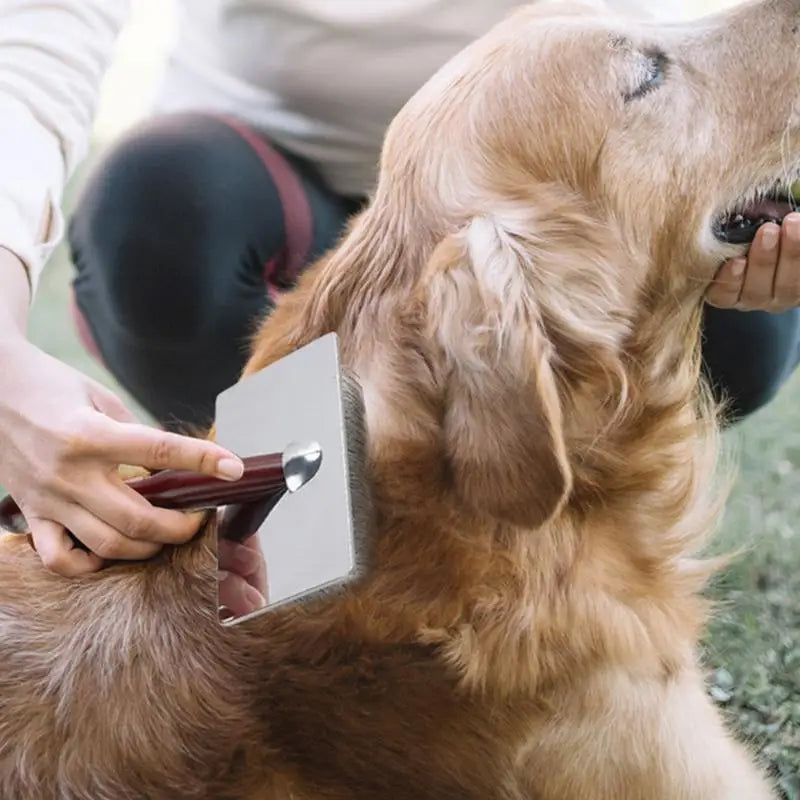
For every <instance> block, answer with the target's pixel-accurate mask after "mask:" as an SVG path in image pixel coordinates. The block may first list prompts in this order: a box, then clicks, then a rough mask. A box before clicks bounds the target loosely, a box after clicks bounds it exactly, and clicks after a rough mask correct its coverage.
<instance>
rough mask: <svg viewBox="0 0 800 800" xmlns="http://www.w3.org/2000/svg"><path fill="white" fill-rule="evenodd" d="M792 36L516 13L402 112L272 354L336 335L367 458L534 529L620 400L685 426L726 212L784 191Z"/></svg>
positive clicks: (553, 508) (793, 102) (766, 19)
mask: <svg viewBox="0 0 800 800" xmlns="http://www.w3.org/2000/svg"><path fill="white" fill-rule="evenodd" d="M798 24H800V3H798V2H788V0H771V1H770V2H760V3H753V4H749V5H745V6H743V7H741V8H739V9H736V10H734V11H731V12H729V13H726V14H723V15H718V16H714V17H710V18H707V19H705V20H703V21H701V22H697V23H692V24H691V25H678V24H675V25H670V26H664V25H659V26H658V27H656V26H648V25H646V24H640V23H632V22H630V21H626V20H624V19H621V18H617V17H614V16H611V15H609V14H607V13H605V12H603V11H600V10H597V9H596V7H590V6H579V5H576V6H567V5H566V4H554V5H551V4H547V3H540V4H537V5H534V6H532V7H529V8H523V9H521V10H520V11H519V12H517V13H516V14H514V15H512V16H511V17H509V18H508V19H507V20H506V21H504V22H503V23H501V24H500V25H498V26H497V27H496V28H495V29H494V30H493V31H491V32H490V33H489V34H487V35H486V36H485V37H483V38H482V39H480V40H479V41H477V42H476V43H474V44H473V45H472V46H470V47H468V48H467V49H466V50H464V51H463V52H462V53H460V54H459V55H458V56H457V57H456V58H454V59H453V60H452V61H451V62H450V63H449V64H447V65H446V66H444V67H443V68H442V70H441V71H440V72H439V73H438V74H437V75H436V76H434V77H433V78H432V80H431V81H429V82H428V83H427V84H426V85H425V86H424V87H423V88H422V89H421V90H420V91H419V92H418V93H417V94H416V95H415V96H414V97H413V98H412V99H411V101H410V102H409V103H408V104H407V105H406V107H405V108H404V109H403V110H402V111H401V112H400V114H399V115H398V116H397V118H396V119H395V121H394V122H393V124H392V126H391V128H390V130H389V132H388V135H387V138H386V142H385V146H384V151H383V157H382V163H381V171H380V179H379V183H378V186H377V189H376V193H375V197H374V199H373V201H372V203H371V204H370V206H369V207H368V208H367V209H366V210H365V211H364V212H363V214H362V215H361V216H360V217H358V218H357V219H356V220H355V221H354V223H353V225H352V227H351V230H350V231H349V233H348V234H347V236H346V237H345V239H344V240H343V242H342V243H341V245H340V246H339V247H338V248H337V249H336V250H335V251H333V252H332V253H331V254H330V255H329V256H328V257H326V259H325V260H324V261H323V262H322V263H320V264H319V265H318V266H317V267H316V268H315V269H314V270H312V272H311V273H310V274H309V275H308V276H307V278H306V279H304V281H303V286H302V287H301V289H300V291H299V293H296V294H295V295H293V296H292V298H291V299H290V300H288V301H287V308H289V309H290V310H291V311H290V313H291V315H292V318H293V321H291V322H290V321H288V320H289V317H288V316H286V317H284V318H285V319H287V323H286V325H285V326H283V327H281V326H282V325H283V324H282V323H281V325H278V324H276V326H274V327H271V325H270V324H268V325H267V328H266V330H267V331H268V332H269V331H273V332H274V331H278V330H279V328H280V330H282V331H283V332H282V333H281V335H282V336H284V341H285V343H287V344H290V343H295V344H296V343H300V342H301V341H302V340H304V339H307V338H313V336H315V335H319V334H321V333H324V332H326V331H328V330H334V329H335V330H338V331H339V332H340V334H341V335H342V339H343V344H344V351H345V358H346V361H348V362H349V363H350V364H351V365H352V366H353V367H354V368H355V369H356V371H357V373H358V374H359V376H360V378H361V380H362V383H363V385H364V389H365V394H366V399H367V410H368V417H369V424H370V429H371V433H372V435H373V441H374V442H375V443H376V445H375V446H376V447H378V448H381V447H383V448H384V449H385V450H386V448H389V447H390V446H392V445H393V444H394V445H397V444H398V443H401V442H405V443H406V444H411V443H414V444H415V445H416V446H418V447H423V446H424V445H427V446H428V447H429V449H430V451H431V452H433V450H434V449H435V452H436V454H437V458H438V460H439V463H441V465H442V467H443V469H442V471H441V474H442V476H443V477H442V480H443V481H444V482H445V484H446V485H447V486H448V487H449V488H450V489H452V490H453V491H454V492H455V493H456V494H457V496H458V497H459V498H460V499H461V501H463V502H464V503H467V504H469V505H470V506H471V507H473V508H474V509H476V510H478V511H480V512H482V513H486V514H488V515H491V516H492V517H495V518H498V519H501V520H505V521H508V522H510V523H512V524H515V525H519V526H524V527H526V528H531V527H536V526H539V525H541V524H543V523H544V522H546V521H547V520H548V519H550V518H551V517H552V516H553V515H554V514H555V513H556V512H557V511H558V510H559V509H560V508H561V507H562V505H563V504H564V502H565V499H566V498H567V497H568V496H569V494H570V490H571V487H572V484H573V474H574V472H575V467H576V459H577V458H578V456H577V451H576V445H575V443H576V442H578V441H586V440H592V439H596V438H597V437H598V436H601V435H602V434H603V431H604V430H606V426H607V425H608V422H609V419H611V418H612V417H613V416H614V415H618V414H619V412H620V409H622V411H623V412H624V411H625V405H626V402H630V397H631V392H632V391H634V390H635V389H636V388H637V387H638V390H641V387H642V386H644V385H649V387H650V395H649V398H648V399H647V402H649V403H651V405H653V406H654V407H655V406H658V404H659V403H664V404H668V403H672V404H673V405H674V404H675V403H676V402H678V401H681V402H685V403H688V399H687V398H688V394H689V393H690V389H691V384H693V383H696V381H697V372H696V369H695V367H696V363H697V359H696V358H692V357H691V351H692V350H694V349H696V339H697V337H696V335H695V332H694V331H693V329H692V327H691V325H690V320H692V319H694V320H696V319H697V317H698V309H699V307H700V303H701V299H702V296H703V294H704V292H705V290H706V288H707V286H708V284H709V282H710V280H711V279H712V277H713V275H714V273H715V271H716V269H717V268H718V267H719V265H720V263H721V262H722V261H723V260H724V258H725V257H727V256H730V255H733V254H736V253H739V252H741V251H742V249H743V245H742V244H736V243H731V239H732V238H735V237H731V236H730V235H729V234H730V231H731V228H732V226H735V225H738V222H734V220H735V217H736V214H734V213H733V212H736V211H737V210H739V213H741V211H742V210H745V209H747V208H749V207H751V206H752V207H753V208H755V205H756V204H755V201H756V200H757V199H758V198H760V196H761V195H762V194H763V193H764V192H766V191H769V190H771V189H773V188H774V187H775V185H776V182H777V181H778V180H779V179H781V178H786V177H794V174H796V170H795V167H794V165H795V164H796V163H797V160H796V158H797V156H798V153H799V152H800V130H799V129H798V124H799V123H800V117H798V115H797V112H796V108H797V101H798V92H797V88H796V87H797V85H798V83H797V78H798V74H797V73H798V72H799V71H800V67H798V63H800V62H798V60H797V58H796V55H797V44H798V42H799V41H800V34H798ZM687 337H688V338H689V339H691V342H690V346H689V347H687V344H686V339H687ZM689 362H691V364H692V365H693V366H692V367H691V368H687V366H686V365H687V364H688V363H689ZM259 363H262V365H263V360H262V361H259V358H258V356H256V361H255V365H256V366H258V364H259ZM670 370H671V371H672V373H675V372H676V371H679V372H681V374H682V375H683V380H682V381H681V383H680V393H678V394H676V392H675V391H673V387H672V385H671V383H670V380H671V377H670V375H671V373H670ZM633 384H635V386H632V385H633ZM687 387H688V389H687ZM659 393H660V394H659ZM386 452H388V450H386Z"/></svg>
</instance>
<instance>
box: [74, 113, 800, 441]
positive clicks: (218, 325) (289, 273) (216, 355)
mask: <svg viewBox="0 0 800 800" xmlns="http://www.w3.org/2000/svg"><path fill="white" fill-rule="evenodd" d="M361 202H362V201H361V200H360V199H357V198H349V197H341V196H339V195H336V194H335V193H333V192H332V191H330V190H329V189H328V188H327V187H326V186H325V184H324V183H323V181H322V180H321V179H320V178H319V176H318V175H317V174H316V172H315V171H314V169H313V167H311V165H309V164H308V163H306V162H304V161H302V160H301V159H298V158H296V157H294V156H292V155H290V154H288V153H285V152H282V151H280V150H279V148H277V147H275V145H273V144H270V143H269V142H268V141H267V140H266V139H265V138H264V137H263V136H260V135H259V134H257V133H254V132H253V131H252V130H250V129H248V128H247V127H246V126H245V125H243V124H242V123H240V122H238V121H236V120H233V119H227V118H221V117H214V116H210V115H201V114H183V115H175V116H169V117H163V118H160V119H157V120H155V121H151V122H148V123H146V124H144V125H142V126H141V127H139V128H138V129H136V130H135V131H133V132H132V133H131V134H130V135H129V136H127V137H126V138H124V139H123V140H122V141H121V142H119V143H118V144H117V145H116V146H115V147H114V148H113V149H112V150H111V152H110V153H109V154H108V155H107V156H106V157H105V159H104V160H103V162H102V163H101V164H100V166H99V168H98V169H97V170H96V171H95V172H94V175H93V176H92V177H91V179H90V180H89V183H88V185H87V186H86V189H85V191H84V193H83V196H82V198H81V200H80V203H79V205H78V208H77V211H76V213H75V215H74V217H73V219H72V220H71V224H70V230H69V242H70V246H71V249H72V257H73V260H74V262H75V265H76V268H77V277H76V279H75V284H74V288H75V301H76V312H77V314H76V319H77V323H78V326H79V328H80V329H81V333H82V338H83V340H84V342H85V344H86V345H87V347H89V348H91V349H92V350H93V352H95V354H96V355H97V356H98V357H99V358H101V359H102V361H103V362H104V363H105V364H106V366H107V367H108V369H109V370H110V371H111V373H112V374H113V375H114V376H115V377H116V378H117V380H118V381H119V382H120V383H121V384H122V385H123V386H124V387H125V388H126V389H128V391H130V393H131V394H132V395H133V396H134V397H135V398H136V399H137V400H138V401H139V402H140V403H141V404H142V406H143V407H144V408H146V409H147V410H148V411H150V413H151V414H153V415H154V417H155V418H156V419H157V420H159V422H161V423H162V424H163V425H165V426H166V427H169V428H172V429H182V428H185V427H198V426H204V425H206V424H208V423H209V422H210V421H211V419H212V417H213V412H214V399H215V397H216V395H217V394H218V393H219V392H220V391H222V390H223V389H225V388H227V387H228V386H230V385H231V384H232V383H233V382H234V381H235V380H236V379H237V377H238V375H239V372H240V371H241V368H242V366H243V364H244V362H245V359H246V357H247V349H248V343H249V339H250V336H251V334H252V333H253V332H254V330H255V328H256V326H257V324H258V322H259V321H260V320H261V319H262V318H263V317H264V316H265V315H266V314H267V313H268V312H269V310H270V308H271V306H272V299H271V298H272V297H273V296H274V294H275V293H276V292H280V291H281V290H283V289H285V288H288V287H290V286H291V285H292V284H293V282H294V280H295V279H296V277H297V275H298V273H299V271H300V270H302V269H303V268H304V267H305V266H307V265H308V264H309V263H310V262H311V261H313V260H314V259H315V258H316V257H317V256H318V255H320V254H321V253H322V252H323V251H325V250H326V249H328V248H329V247H331V246H332V245H333V244H335V242H336V240H337V239H338V237H339V235H340V233H341V231H342V228H343V226H344V224H345V222H346V220H347V218H348V217H349V216H350V215H351V214H352V213H354V212H355V211H356V210H358V208H359V207H360V205H361ZM704 357H705V364H706V369H707V372H708V373H709V375H710V377H711V380H712V382H713V383H714V384H715V386H716V387H717V388H718V390H719V391H720V392H725V393H726V394H727V395H728V396H730V397H731V398H732V400H733V409H734V411H735V413H736V414H738V415H739V416H744V415H746V414H749V413H750V412H752V411H754V410H755V409H756V408H758V407H760V406H761V405H763V404H764V403H766V402H767V401H768V400H769V399H771V397H772V396H773V395H774V394H775V392H776V391H777V390H778V388H779V387H780V385H781V384H782V383H783V382H784V381H785V380H786V378H787V377H788V376H789V375H790V374H791V372H792V371H793V370H794V368H795V367H796V365H797V363H798V360H800V312H799V311H791V312H788V313H785V314H775V315H773V314H766V313H760V312H751V313H743V312H738V311H720V310H717V309H712V308H708V309H707V311H706V319H705V338H704Z"/></svg>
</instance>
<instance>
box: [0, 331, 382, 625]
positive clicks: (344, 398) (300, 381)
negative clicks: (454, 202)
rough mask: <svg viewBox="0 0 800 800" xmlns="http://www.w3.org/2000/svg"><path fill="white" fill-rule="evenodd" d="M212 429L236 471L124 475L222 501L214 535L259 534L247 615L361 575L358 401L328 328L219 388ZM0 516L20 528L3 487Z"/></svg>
mask: <svg viewBox="0 0 800 800" xmlns="http://www.w3.org/2000/svg"><path fill="white" fill-rule="evenodd" d="M216 434H217V435H216V439H217V441H218V442H219V443H220V444H221V445H222V446H223V447H226V448H228V449H229V450H231V451H233V452H235V453H237V454H238V455H239V456H240V457H241V458H242V460H243V461H244V465H245V470H244V474H243V475H242V477H241V478H240V479H239V480H238V481H233V482H231V481H224V480H221V479H219V478H212V477H207V476H205V475H199V474H197V473H193V472H188V471H184V470H162V471H160V472H156V473H154V474H152V475H149V476H147V477H144V478H138V477H137V478H132V479H130V480H128V481H126V484H127V485H128V486H130V487H131V488H132V489H134V490H135V491H137V492H138V493H139V494H141V495H142V496H143V497H145V498H146V499H147V500H148V501H149V502H151V503H152V504H153V505H155V506H159V507H161V508H170V509H179V510H185V511H197V510H202V509H212V508H220V507H221V508H222V509H223V511H222V516H221V521H220V525H219V536H220V538H223V539H227V540H230V541H236V542H241V541H243V540H245V539H248V538H249V537H251V536H253V535H254V534H258V541H259V546H260V549H261V552H262V553H263V555H264V558H265V560H266V563H267V565H268V569H269V592H270V597H269V599H268V602H267V605H266V606H265V608H264V609H262V610H260V611H258V612H255V613H256V614H258V613H263V611H266V610H268V609H269V608H271V607H272V606H274V605H276V604H282V603H285V602H290V601H297V600H300V599H303V598H305V597H307V596H308V595H311V594H314V593H316V592H318V591H322V590H327V589H330V588H331V587H332V586H336V585H339V584H342V583H345V582H348V581H350V580H353V579H354V578H356V577H358V576H359V575H360V574H361V572H362V570H363V569H364V568H365V567H367V566H368V563H369V555H370V554H369V552H368V545H367V543H368V542H369V541H370V537H369V535H368V533H369V527H370V525H371V524H372V508H371V502H370V494H369V490H368V478H367V475H366V463H365V461H366V442H365V423H364V404H363V398H362V394H361V389H360V387H359V385H358V382H357V381H356V380H355V379H354V378H353V377H351V376H350V375H346V374H343V372H342V369H341V366H340V360H339V349H338V338H337V336H336V334H335V333H331V334H328V335H326V336H323V337H322V338H320V339H317V340H316V341H314V342H312V343H311V344H309V345H307V346H306V347H303V348H301V349H300V350H297V351H296V352H294V353H292V354H291V355H289V356H286V357H285V358H283V359H281V360H280V361H277V362H275V363H274V364H272V365H270V366H269V367H267V368H266V369H264V370H262V371H261V372H258V373H255V374H253V375H250V376H248V377H247V378H244V379H242V380H241V381H239V382H238V383H237V384H235V385H234V386H232V387H231V388H230V389H227V390H226V391H224V392H223V393H222V394H220V395H219V397H218V398H217V414H216ZM0 527H2V528H5V529H6V530H7V531H9V532H11V533H20V534H27V533H28V526H27V523H26V522H25V518H24V516H23V514H22V512H21V511H20V509H19V507H18V506H17V504H16V503H15V502H14V500H13V499H12V498H11V497H5V498H4V499H3V500H0ZM73 539H75V537H74V536H73ZM75 541H76V543H77V544H79V545H80V542H78V541H77V539H75ZM250 616H253V615H252V614H251V615H248V616H247V617H243V618H241V619H245V618H249V617H250ZM233 621H234V622H235V621H238V620H233ZM226 622H227V623H230V622H231V620H227V621H226Z"/></svg>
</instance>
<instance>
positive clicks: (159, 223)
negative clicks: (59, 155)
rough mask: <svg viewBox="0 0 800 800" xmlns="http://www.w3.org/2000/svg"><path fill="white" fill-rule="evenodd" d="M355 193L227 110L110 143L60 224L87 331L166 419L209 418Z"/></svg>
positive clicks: (121, 376)
mask: <svg viewBox="0 0 800 800" xmlns="http://www.w3.org/2000/svg"><path fill="white" fill-rule="evenodd" d="M359 205H360V202H359V200H356V199H353V198H346V197H340V196H337V195H336V194H334V193H333V192H331V191H330V190H329V189H327V188H326V187H325V185H324V183H323V181H322V180H321V179H320V178H319V177H318V176H317V174H316V173H315V171H314V170H313V168H312V167H311V166H310V165H308V164H306V163H305V162H303V161H301V160H300V159H298V158H295V157H293V156H291V155H289V154H287V153H285V152H282V151H280V150H279V149H278V148H277V147H275V146H274V145H272V144H270V143H268V142H267V141H266V140H265V139H264V138H263V137H262V136H260V135H258V134H256V133H254V132H253V131H252V130H250V129H248V128H247V127H246V126H245V125H243V124H242V123H240V122H238V121H237V120H233V119H228V118H222V117H214V116H210V115H200V114H181V115H175V116H168V117H163V118H160V119H158V120H155V121H153V122H148V123H146V124H144V125H142V126H140V127H138V128H137V129H136V130H134V131H133V132H132V133H131V134H130V135H128V136H127V137H125V138H124V139H123V140H122V141H121V142H119V143H118V144H117V145H116V146H115V147H114V148H113V149H112V150H111V152H110V153H109V154H108V155H107V156H106V157H105V158H104V159H103V161H102V163H101V164H100V165H99V168H98V169H96V170H95V171H94V173H93V175H92V176H91V177H90V179H89V181H88V184H87V185H86V188H85V190H84V192H83V194H82V197H81V199H80V201H79V204H78V207H77V210H76V212H75V214H74V217H73V218H72V220H71V221H70V226H69V244H70V248H71V251H72V258H73V261H74V263H75V267H76V269H77V277H76V279H75V282H74V297H75V311H76V320H77V324H78V327H79V331H80V333H81V337H82V339H83V341H84V344H85V345H86V346H87V348H88V349H90V351H91V352H92V353H93V354H94V355H95V356H97V357H98V358H100V359H101V360H102V362H103V363H104V364H105V365H106V367H107V368H108V369H109V371H110V372H111V373H112V374H113V375H114V377H115V378H116V379H117V380H118V381H119V382H120V384H121V385H122V386H124V387H125V388H126V389H127V390H128V391H129V392H130V393H131V394H132V395H133V397H135V398H136V399H137V401H138V402H139V403H140V404H141V405H142V406H143V407H144V408H145V409H147V410H148V411H149V412H150V413H151V414H152V415H153V416H154V417H155V418H156V419H157V420H158V421H159V422H160V423H161V424H163V425H164V426H166V427H168V428H171V429H176V430H180V429H183V428H186V427H202V426H204V425H206V424H208V423H209V422H210V421H211V420H212V418H213V413H214V400H215V398H216V395H217V394H218V393H219V392H220V391H222V390H223V389H225V388H227V387H228V386H230V385H231V384H232V383H233V382H234V381H235V380H236V379H237V377H238V376H239V373H240V371H241V369H242V367H243V365H244V362H245V359H246V357H247V351H248V345H249V340H250V337H251V336H252V334H253V333H254V332H255V330H256V329H257V325H258V323H259V321H260V320H261V319H262V318H263V317H264V316H265V315H266V314H267V313H268V312H269V310H270V308H271V307H272V305H273V299H274V296H275V294H276V293H278V292H280V291H282V290H284V289H286V288H288V287H290V286H291V285H292V284H293V283H294V281H295V279H296V277H297V275H298V273H299V272H300V270H302V269H303V267H305V266H306V265H308V264H309V263H310V262H311V261H313V260H314V259H315V258H316V257H317V256H319V255H321V254H322V253H323V252H324V251H325V250H326V249H328V248H329V247H331V246H332V245H333V244H335V242H336V240H337V238H338V237H339V235H340V233H341V231H342V228H343V226H344V224H345V222H346V220H347V218H348V216H350V215H351V214H352V213H353V212H355V211H356V210H357V209H358V207H359Z"/></svg>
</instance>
